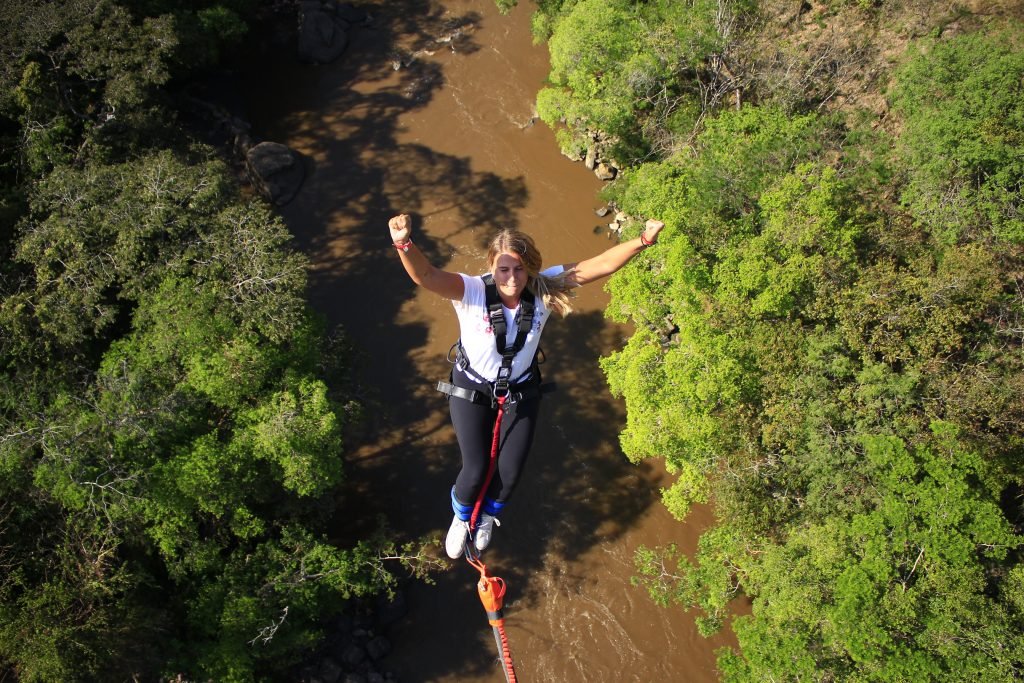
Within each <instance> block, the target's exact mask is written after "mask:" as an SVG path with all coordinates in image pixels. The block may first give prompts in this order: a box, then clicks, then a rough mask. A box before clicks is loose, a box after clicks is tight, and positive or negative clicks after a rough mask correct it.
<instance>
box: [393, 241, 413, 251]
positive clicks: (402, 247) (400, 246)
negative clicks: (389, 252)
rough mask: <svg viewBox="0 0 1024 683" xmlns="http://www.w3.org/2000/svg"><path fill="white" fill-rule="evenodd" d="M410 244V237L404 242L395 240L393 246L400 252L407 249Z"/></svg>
mask: <svg viewBox="0 0 1024 683" xmlns="http://www.w3.org/2000/svg"><path fill="white" fill-rule="evenodd" d="M411 244H412V239H407V240H406V241H404V242H395V243H394V244H393V246H394V247H395V249H398V250H399V251H401V252H402V253H405V252H407V251H409V246H410V245H411Z"/></svg>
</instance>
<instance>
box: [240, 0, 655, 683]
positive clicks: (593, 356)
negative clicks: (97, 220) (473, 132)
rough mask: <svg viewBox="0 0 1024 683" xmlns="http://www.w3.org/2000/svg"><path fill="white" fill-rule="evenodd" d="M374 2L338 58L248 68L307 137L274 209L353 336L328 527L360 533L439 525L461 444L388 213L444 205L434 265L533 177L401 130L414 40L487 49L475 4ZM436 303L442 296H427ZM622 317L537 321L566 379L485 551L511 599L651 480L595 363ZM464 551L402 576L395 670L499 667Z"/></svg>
mask: <svg viewBox="0 0 1024 683" xmlns="http://www.w3.org/2000/svg"><path fill="white" fill-rule="evenodd" d="M377 7H378V10H379V12H375V15H374V22H373V25H372V26H370V27H366V28H363V29H360V30H359V31H358V32H357V33H355V34H354V35H353V37H352V42H351V44H350V45H349V48H348V50H347V51H346V53H345V55H343V57H342V58H341V61H340V62H339V63H338V64H336V65H331V66H328V67H309V66H300V65H298V64H296V63H280V62H278V63H273V64H264V65H263V66H262V67H260V68H257V69H253V70H252V73H253V74H255V76H254V78H255V80H258V81H259V83H258V85H259V89H258V90H254V92H256V93H257V94H256V95H254V96H252V97H250V99H249V102H248V106H249V107H250V108H251V113H250V116H251V117H252V119H253V123H254V130H253V132H254V133H255V134H256V135H257V136H259V137H260V138H263V139H275V140H279V141H282V142H286V143H287V144H289V145H291V146H293V147H298V148H300V149H302V150H303V152H304V155H305V156H304V159H305V163H306V164H307V171H308V175H307V180H306V183H305V186H304V187H303V189H302V190H301V191H300V193H299V196H298V197H297V198H296V199H295V200H294V201H293V202H292V203H291V204H289V205H288V206H286V207H284V208H283V209H282V215H283V216H284V219H285V221H286V222H287V223H288V225H289V227H290V229H291V231H292V233H293V234H294V235H295V238H296V246H297V247H298V248H299V249H301V250H302V251H303V252H305V253H306V254H307V255H308V256H309V257H310V259H311V262H312V265H311V272H310V299H311V303H312V305H313V307H314V308H315V309H316V310H317V311H319V312H320V313H321V314H322V315H324V316H325V317H326V318H327V320H328V321H329V322H330V323H331V324H334V325H339V326H341V327H343V328H344V329H345V330H346V332H347V334H348V336H349V337H350V339H351V341H352V342H353V343H354V344H355V345H356V347H357V348H359V349H361V351H359V358H358V360H357V361H356V365H357V366H358V367H357V376H358V379H359V382H360V384H361V386H362V387H363V388H364V395H363V397H362V398H363V400H364V403H365V404H366V406H367V416H368V420H367V424H366V428H365V434H364V436H363V438H360V439H356V440H353V443H351V444H349V445H347V447H346V448H347V450H346V453H345V455H344V457H345V458H346V460H347V463H346V471H347V472H348V476H349V486H348V487H347V490H346V493H345V495H343V496H342V498H341V499H340V500H339V501H338V507H337V513H336V520H337V530H336V532H337V535H338V537H339V538H341V539H346V538H347V539H354V538H359V537H361V536H364V535H365V533H366V532H368V531H369V530H371V529H372V528H373V527H375V526H376V524H377V521H376V520H377V518H378V517H379V516H383V517H384V518H385V519H386V520H387V521H388V524H389V526H390V527H391V528H392V529H393V530H394V531H395V532H397V534H398V535H399V536H400V538H402V539H414V538H417V537H421V536H424V535H427V534H431V535H434V536H437V535H438V532H439V530H441V531H442V532H443V530H444V529H446V528H447V524H448V521H449V520H450V519H451V518H450V512H449V508H448V490H449V488H450V486H451V484H452V482H453V481H454V477H455V474H456V472H457V470H458V466H459V455H458V448H457V446H456V444H455V440H454V435H453V434H452V433H451V429H450V426H449V420H448V414H447V406H446V405H445V400H444V398H443V397H442V396H441V395H440V394H438V393H436V392H435V391H434V390H433V384H434V383H435V382H436V381H437V380H438V379H441V378H443V377H445V376H446V375H447V374H448V371H449V366H448V365H447V363H446V362H445V360H444V358H443V355H441V354H434V353H433V352H432V351H430V352H429V353H428V352H425V348H426V347H427V345H428V339H429V337H430V330H429V329H428V327H427V325H426V324H425V323H423V322H420V321H421V320H422V319H423V317H422V316H420V317H417V316H410V315H406V314H405V312H407V311H408V309H409V308H410V307H411V306H413V307H415V306H417V305H419V304H418V303H417V302H418V301H419V299H415V298H414V297H415V288H414V286H413V285H412V284H411V283H410V282H409V281H408V279H407V278H406V277H405V275H404V272H403V271H402V269H401V265H400V263H399V261H398V259H397V258H396V257H395V254H394V253H392V248H391V245H390V239H389V236H388V233H387V230H386V225H387V219H388V218H389V217H390V216H392V215H394V214H396V213H399V212H406V213H411V214H413V217H414V225H415V226H417V227H419V226H421V225H422V224H423V219H424V218H427V217H429V216H430V215H433V214H436V213H439V212H454V217H451V216H449V218H450V221H449V222H451V223H454V224H455V225H456V226H457V227H456V228H455V230H454V231H452V232H450V233H449V234H448V235H446V236H444V237H440V236H438V235H436V234H428V233H427V232H426V231H424V230H417V231H416V232H415V233H414V239H415V241H416V244H417V245H418V246H419V248H420V249H421V250H423V251H424V253H425V254H426V255H427V257H428V258H429V259H430V260H431V262H432V263H434V264H436V265H438V266H441V267H444V266H446V265H448V264H450V263H451V260H452V257H453V255H454V254H455V253H456V252H457V250H458V244H459V243H464V242H465V241H466V236H465V234H463V233H466V232H470V233H472V236H473V237H472V243H473V244H474V246H475V247H477V248H479V249H481V250H482V249H483V248H484V246H485V244H486V241H487V239H488V236H489V234H490V233H493V232H494V230H496V229H497V228H499V227H516V226H517V225H518V218H517V211H518V210H520V209H522V208H523V207H524V206H525V205H526V203H527V200H528V198H529V191H528V186H527V182H526V179H525V178H523V177H521V176H519V177H503V176H501V175H498V174H495V173H489V172H480V171H477V170H474V168H473V160H472V157H471V155H470V154H469V153H467V155H466V156H454V155H451V154H444V153H441V152H438V151H437V150H434V149H431V148H430V147H428V146H426V145H423V144H420V143H417V142H415V141H412V142H409V141H405V142H403V141H402V140H403V135H402V133H403V130H402V127H401V126H402V124H401V117H403V116H404V115H407V114H410V113H412V112H415V111H416V110H418V109H421V108H423V107H425V106H426V105H427V104H428V103H430V102H431V100H432V99H433V98H434V97H435V95H436V93H437V91H438V89H439V88H441V87H442V86H443V84H444V74H443V72H442V66H441V65H440V64H439V63H438V62H437V61H427V60H425V59H420V58H418V57H416V55H417V53H418V52H420V51H427V52H429V51H432V50H438V49H448V50H453V51H454V52H455V54H456V57H455V58H457V55H459V54H470V53H472V52H475V51H478V50H480V49H481V46H480V45H479V44H478V43H477V42H476V41H475V39H474V32H475V30H476V29H477V28H478V27H479V23H480V21H481V18H480V16H479V15H478V14H476V13H474V12H467V13H464V14H461V15H454V14H453V13H450V12H447V11H445V8H444V7H443V6H441V5H438V4H436V3H434V2H428V1H425V0H411V1H406V2H397V3H381V4H380V5H378V6H377ZM438 38H442V39H444V40H443V41H439V40H438ZM396 65H397V66H398V68H397V69H396ZM254 85H255V84H254ZM452 134H453V135H455V134H458V131H455V130H453V131H452ZM589 255H590V254H580V255H579V256H580V257H581V258H582V257H586V256H589ZM479 268H480V270H481V271H482V269H483V268H484V264H483V262H482V259H481V261H480V264H479ZM435 304H436V305H438V306H440V307H443V308H447V307H449V306H450V304H449V303H448V302H443V301H440V302H431V303H430V304H423V305H431V306H432V305H435ZM447 314H448V313H447V312H446V313H445V315H447ZM452 315H453V314H452ZM410 319H412V321H410ZM453 319H454V315H453ZM620 335H621V332H620V331H619V330H618V329H617V328H614V327H612V326H610V325H609V324H607V323H606V322H605V321H604V320H603V318H602V317H601V315H600V314H599V313H580V314H575V315H572V316H570V317H569V318H567V319H565V320H552V321H551V322H550V324H549V326H548V327H547V330H546V332H545V337H544V344H543V346H544V349H545V351H546V354H547V357H548V358H549V359H550V363H549V364H548V365H547V366H546V367H545V375H546V377H547V378H549V379H553V380H555V381H557V382H558V384H559V387H560V390H559V391H558V392H557V393H555V394H552V395H550V396H548V397H546V398H545V399H544V400H545V408H544V411H543V415H542V419H541V422H540V425H539V427H538V431H537V435H536V441H535V444H534V448H533V451H532V453H531V455H530V458H529V462H528V463H527V466H526V472H525V474H524V477H523V480H522V483H521V484H520V486H519V489H518V490H517V494H516V497H515V498H514V500H513V501H512V503H511V504H510V508H509V514H508V515H507V516H506V517H507V522H506V526H504V527H503V528H502V529H501V530H500V531H499V532H498V533H499V534H500V536H499V538H498V543H497V544H496V548H495V550H494V551H493V552H492V555H491V556H490V557H488V562H489V563H494V566H496V567H500V572H501V573H502V575H503V576H506V577H507V578H508V580H509V581H510V583H512V584H513V585H514V586H515V590H516V592H517V594H518V595H517V600H519V601H520V602H519V603H518V604H521V605H526V606H529V605H530V604H533V603H534V602H536V601H540V600H543V598H544V596H543V594H542V590H541V589H540V588H539V587H538V586H535V585H533V584H532V583H531V580H530V578H531V575H532V574H534V573H536V572H538V571H540V570H541V569H542V568H543V567H544V566H545V562H546V557H547V556H548V555H549V553H556V554H557V556H559V557H560V558H564V559H565V560H567V561H571V560H573V559H576V558H578V557H580V556H581V555H583V554H584V553H586V552H587V551H588V550H590V549H591V548H593V547H594V546H595V544H599V543H605V542H608V541H612V540H614V539H615V538H617V537H618V536H619V535H620V534H621V533H623V532H624V531H625V530H626V529H628V528H630V526H632V525H633V524H634V523H635V521H636V520H637V518H638V517H639V516H640V515H641V514H642V513H643V512H644V510H645V509H647V507H648V506H649V505H650V504H651V503H652V502H653V499H654V497H655V494H653V493H651V492H650V486H649V485H646V486H640V485H639V483H640V479H641V478H642V476H644V470H643V466H641V468H640V469H638V468H637V467H635V466H633V465H631V464H629V463H628V462H627V461H626V459H625V458H624V457H623V456H622V454H621V451H620V450H619V447H618V428H619V425H621V424H622V422H623V414H622V407H621V405H620V404H619V402H617V401H615V400H613V399H612V398H611V396H610V395H609V394H608V390H607V386H606V384H605V380H604V376H603V374H602V373H601V371H600V369H599V367H598V358H599V357H600V355H601V353H602V351H604V350H605V349H608V348H613V347H616V346H618V345H620V344H621V339H620V338H619V336H620ZM452 341H454V339H453V340H452ZM435 355H436V357H433V356H435ZM438 552H442V551H440V550H439V551H438ZM456 565H457V566H456V567H455V569H454V570H453V571H450V572H446V573H443V574H441V575H439V576H437V577H436V584H435V585H432V586H423V585H422V584H413V585H411V586H410V587H409V591H408V601H409V605H410V616H409V618H407V619H406V620H404V621H403V622H401V623H399V624H397V625H396V626H394V627H393V632H394V636H393V637H394V639H395V640H396V642H398V643H399V645H398V647H399V648H401V650H402V651H403V652H406V653H409V656H408V657H404V658H403V662H415V663H416V670H415V672H412V671H409V672H403V671H401V670H398V671H397V673H398V674H399V676H400V677H402V678H408V679H409V680H435V679H438V678H443V677H445V676H455V677H460V678H461V677H472V676H483V675H487V674H488V672H494V671H495V666H496V665H495V663H494V643H493V640H492V638H491V634H490V632H489V629H487V628H486V621H485V620H484V617H483V615H482V613H481V609H480V604H479V600H478V599H477V596H476V593H475V579H474V578H473V576H472V575H471V574H470V573H469V572H467V570H466V569H464V567H463V566H461V565H462V563H461V562H459V563H456ZM385 665H388V666H390V665H391V662H390V661H386V662H385ZM403 666H404V664H403Z"/></svg>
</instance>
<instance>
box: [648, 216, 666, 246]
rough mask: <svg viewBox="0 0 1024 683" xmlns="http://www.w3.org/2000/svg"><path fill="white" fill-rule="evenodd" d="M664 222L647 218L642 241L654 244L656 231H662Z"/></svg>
mask: <svg viewBox="0 0 1024 683" xmlns="http://www.w3.org/2000/svg"><path fill="white" fill-rule="evenodd" d="M664 227H665V224H664V223H663V222H661V221H656V220H654V219H653V218H651V219H648V221H647V222H646V223H644V233H643V234H644V241H645V242H647V243H648V244H654V243H655V242H657V241H658V233H659V232H661V231H662V229H663V228H664Z"/></svg>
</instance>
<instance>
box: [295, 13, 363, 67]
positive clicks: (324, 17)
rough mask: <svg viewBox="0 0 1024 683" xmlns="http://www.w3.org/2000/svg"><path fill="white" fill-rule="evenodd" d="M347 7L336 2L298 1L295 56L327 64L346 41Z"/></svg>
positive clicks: (339, 54)
mask: <svg viewBox="0 0 1024 683" xmlns="http://www.w3.org/2000/svg"><path fill="white" fill-rule="evenodd" d="M347 14H348V8H347V7H345V6H342V5H339V4H338V3H335V2H320V1H319V0H304V1H303V2H302V3H300V4H299V37H298V56H299V60H300V61H303V62H312V63H313V64H330V63H331V62H333V61H334V60H335V59H337V58H338V57H340V56H341V53H342V52H344V51H345V47H346V46H347V45H348V30H349V28H350V26H351V24H349V22H348V21H347V20H346V19H345V16H347Z"/></svg>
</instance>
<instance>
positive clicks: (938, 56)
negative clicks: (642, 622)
mask: <svg viewBox="0 0 1024 683" xmlns="http://www.w3.org/2000/svg"><path fill="white" fill-rule="evenodd" d="M501 4H504V5H505V6H509V5H511V4H514V3H510V2H505V3H499V5H501ZM940 12H941V13H940ZM1014 12H1016V15H1015V14H1014ZM1022 19H1024V17H1021V16H1020V6H1019V4H1016V5H1014V4H1013V3H1007V4H1005V5H1004V4H1000V3H993V4H991V6H990V7H988V11H987V12H986V14H984V15H980V14H979V15H974V14H972V13H971V12H970V11H969V10H967V9H965V8H962V7H955V8H953V9H952V10H950V9H947V8H945V7H942V8H940V7H937V6H934V3H923V2H915V1H914V0H892V1H890V0H882V1H880V2H853V1H852V0H851V1H843V0H829V1H817V2H811V3H803V4H802V5H800V6H799V7H797V5H794V4H793V3H778V2H773V1H772V0H764V1H763V2H760V3H757V2H753V1H747V0H694V1H693V2H685V3H682V2H671V1H668V0H647V1H633V0H541V1H540V2H538V4H537V9H536V12H535V15H534V21H533V25H534V29H535V32H536V35H537V37H538V38H539V39H542V40H547V42H548V46H549V48H550V51H551V65H552V68H551V75H550V77H549V82H548V84H547V86H546V87H545V89H543V90H542V91H541V92H540V94H539V95H538V102H537V107H538V112H539V113H540V115H541V117H542V118H543V119H544V120H545V121H546V122H547V123H548V124H549V125H551V126H552V127H554V128H556V130H558V135H559V141H560V143H561V144H562V145H563V147H564V148H565V149H566V151H568V152H576V151H577V150H578V149H579V148H581V147H587V146H592V145H595V144H596V145H598V146H599V147H600V155H603V156H605V157H608V158H611V159H613V160H615V161H616V162H617V164H618V166H619V167H620V168H621V169H623V172H622V174H621V175H620V177H619V178H618V179H617V180H616V181H615V182H614V183H613V184H612V185H611V186H610V187H609V189H608V191H607V195H608V197H609V198H610V199H612V200H614V201H615V202H617V203H618V205H619V206H620V208H622V209H623V210H625V211H626V212H627V213H628V214H631V215H634V216H638V217H639V216H642V217H659V218H661V219H663V220H665V221H666V223H667V224H668V229H666V230H665V232H664V234H663V238H662V239H661V240H660V242H659V244H658V246H657V247H656V248H653V249H651V250H650V252H649V253H648V255H647V257H646V258H645V259H637V260H636V261H635V262H634V263H632V264H630V266H629V267H627V268H626V269H625V270H624V271H623V272H621V273H620V274H619V275H617V276H616V277H615V278H613V280H612V281H611V282H610V285H609V288H610V290H611V293H612V302H611V305H610V309H609V312H610V315H612V316H613V317H614V318H616V319H619V320H627V319H628V320H631V321H633V322H634V323H635V324H636V327H637V332H636V334H635V335H634V336H633V337H632V338H631V339H630V340H629V342H628V343H627V344H626V346H625V348H624V349H622V350H621V351H619V352H617V353H614V354H612V355H611V356H610V357H608V358H606V359H605V360H604V362H603V367H604V370H605V371H606V373H607V376H608V381H609V383H610V385H611V388H612V391H613V392H615V393H616V394H618V395H621V396H623V397H624V398H625V401H626V405H627V411H628V417H627V420H628V422H627V425H626V428H625V431H624V432H623V433H622V437H621V440H622V447H623V449H624V451H625V453H626V454H627V455H628V456H629V457H630V458H631V459H633V460H636V461H639V460H641V459H644V458H661V459H663V460H664V461H665V463H666V465H667V467H668V470H669V471H670V473H672V474H673V475H674V476H675V482H674V484H672V486H671V487H669V488H667V489H666V490H665V491H664V492H663V499H664V502H665V505H666V506H667V507H668V509H669V510H670V511H671V512H672V513H673V514H674V515H675V516H676V517H677V518H679V519H680V520H683V519H685V518H686V516H687V513H688V511H689V510H690V508H691V507H692V506H693V505H694V504H702V503H710V504H712V505H713V506H714V509H715V511H716V523H715V524H714V525H713V526H712V527H711V528H709V529H708V530H706V531H705V532H704V533H703V534H702V536H701V539H700V543H699V550H698V552H697V554H696V557H694V558H687V557H684V556H681V555H680V554H679V553H678V552H677V551H676V549H675V548H674V547H672V546H671V545H666V546H664V547H658V548H644V549H641V550H640V551H639V552H638V554H637V558H636V559H637V581H638V582H639V583H642V584H644V585H645V586H646V587H647V588H648V589H649V590H650V592H651V594H652V596H653V597H654V598H655V599H656V601H658V602H659V603H661V604H663V605H669V604H678V605H681V606H683V607H685V608H696V610H697V613H698V626H699V627H700V629H701V630H702V631H703V632H704V633H712V632H715V631H717V630H718V629H720V628H722V627H723V625H724V624H725V623H726V621H727V620H728V619H729V618H730V603H731V602H732V601H733V600H734V598H737V597H738V596H746V598H747V599H749V600H750V604H751V613H750V614H749V615H745V616H740V617H736V618H733V619H732V628H733V629H734V630H735V633H736V635H737V638H738V642H739V648H738V650H731V649H726V650H724V651H722V652H720V653H719V655H720V656H719V667H720V672H721V674H722V676H723V678H724V680H727V681H750V682H752V683H753V682H757V683H760V682H762V681H767V680H775V681H780V680H794V681H795V680H820V681H832V680H857V681H910V680H913V681H926V680H934V681H940V680H941V681H963V680H1011V679H1016V678H1019V677H1020V676H1021V675H1022V674H1024V635H1022V634H1024V565H1022V563H1021V548H1022V546H1021V543H1022V541H1024V538H1022V536H1021V532H1022V523H1024V516H1022V512H1024V508H1022V488H1021V485H1022V478H1024V465H1022V463H1024V458H1022V455H1024V452H1022V448H1024V348H1022V342H1024V231H1022V228H1024V194H1022V193H1024V186H1022V181H1021V179H1022V178H1024V90H1022V84H1024V23H1022ZM636 229H638V226H636ZM626 232H627V233H628V232H629V231H628V230H627V231H626Z"/></svg>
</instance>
